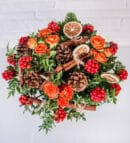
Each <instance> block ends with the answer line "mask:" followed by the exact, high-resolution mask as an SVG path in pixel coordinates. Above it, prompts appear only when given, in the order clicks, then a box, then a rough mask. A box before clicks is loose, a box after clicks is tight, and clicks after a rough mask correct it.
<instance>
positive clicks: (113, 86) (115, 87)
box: [111, 83, 121, 95]
mask: <svg viewBox="0 0 130 143" xmlns="http://www.w3.org/2000/svg"><path fill="white" fill-rule="evenodd" d="M111 88H112V89H115V93H116V95H118V94H119V92H120V91H121V86H120V85H119V84H118V83H115V84H112V85H111Z"/></svg>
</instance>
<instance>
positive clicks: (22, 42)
mask: <svg viewBox="0 0 130 143" xmlns="http://www.w3.org/2000/svg"><path fill="white" fill-rule="evenodd" d="M28 39H29V36H25V37H21V38H20V39H19V45H21V46H24V45H26V43H27V41H28Z"/></svg>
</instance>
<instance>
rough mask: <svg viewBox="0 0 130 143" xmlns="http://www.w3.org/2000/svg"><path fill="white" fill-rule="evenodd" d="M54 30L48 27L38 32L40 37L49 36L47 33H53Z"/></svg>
mask: <svg viewBox="0 0 130 143" xmlns="http://www.w3.org/2000/svg"><path fill="white" fill-rule="evenodd" d="M51 33H52V31H51V30H50V29H48V28H44V29H42V30H40V31H39V32H38V37H41V38H42V37H47V35H49V34H51Z"/></svg>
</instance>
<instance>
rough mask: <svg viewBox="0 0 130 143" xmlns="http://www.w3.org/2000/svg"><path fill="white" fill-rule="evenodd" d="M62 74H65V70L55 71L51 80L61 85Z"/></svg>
mask: <svg viewBox="0 0 130 143" xmlns="http://www.w3.org/2000/svg"><path fill="white" fill-rule="evenodd" d="M62 76H63V72H62V71H60V72H58V73H53V74H52V75H51V80H52V81H53V83H55V84H57V85H61V83H62V82H63V80H62Z"/></svg>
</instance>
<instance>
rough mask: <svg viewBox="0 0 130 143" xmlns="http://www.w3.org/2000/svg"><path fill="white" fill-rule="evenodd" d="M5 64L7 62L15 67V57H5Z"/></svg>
mask: <svg viewBox="0 0 130 143" xmlns="http://www.w3.org/2000/svg"><path fill="white" fill-rule="evenodd" d="M7 62H8V63H9V64H10V65H13V66H15V65H16V61H15V56H14V55H10V56H8V57H7Z"/></svg>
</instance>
